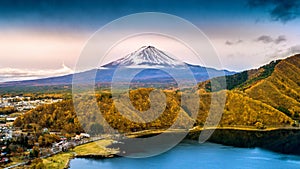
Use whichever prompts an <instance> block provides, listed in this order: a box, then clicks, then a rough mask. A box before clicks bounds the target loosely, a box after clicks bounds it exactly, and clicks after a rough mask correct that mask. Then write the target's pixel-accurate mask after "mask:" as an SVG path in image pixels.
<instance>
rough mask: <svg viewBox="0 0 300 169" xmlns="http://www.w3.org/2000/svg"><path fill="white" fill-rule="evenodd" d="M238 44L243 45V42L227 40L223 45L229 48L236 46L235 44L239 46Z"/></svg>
mask: <svg viewBox="0 0 300 169" xmlns="http://www.w3.org/2000/svg"><path fill="white" fill-rule="evenodd" d="M240 43H243V40H237V41H229V40H227V41H226V42H225V44H226V45H229V46H231V45H237V44H240Z"/></svg>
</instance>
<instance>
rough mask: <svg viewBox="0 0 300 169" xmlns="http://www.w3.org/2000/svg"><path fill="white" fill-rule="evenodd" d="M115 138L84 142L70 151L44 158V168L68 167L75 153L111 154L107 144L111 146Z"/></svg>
mask: <svg viewBox="0 0 300 169" xmlns="http://www.w3.org/2000/svg"><path fill="white" fill-rule="evenodd" d="M112 141H113V140H99V141H96V142H92V143H87V144H83V145H80V146H77V147H75V148H74V149H73V150H70V151H68V152H62V153H59V154H56V155H54V156H51V157H48V158H45V159H43V164H44V168H47V169H52V168H53V169H54V168H55V169H62V168H65V167H67V165H68V163H69V160H70V159H71V158H73V157H74V156H75V155H109V154H111V152H110V151H108V149H106V146H109V145H110V144H111V143H112Z"/></svg>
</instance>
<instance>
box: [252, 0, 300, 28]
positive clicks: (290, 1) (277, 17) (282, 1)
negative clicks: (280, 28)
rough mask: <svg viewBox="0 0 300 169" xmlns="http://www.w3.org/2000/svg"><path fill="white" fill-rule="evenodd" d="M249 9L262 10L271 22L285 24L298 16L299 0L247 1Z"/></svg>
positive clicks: (299, 14)
mask: <svg viewBox="0 0 300 169" xmlns="http://www.w3.org/2000/svg"><path fill="white" fill-rule="evenodd" d="M248 6H250V7H251V8H263V9H264V10H265V9H266V11H268V13H269V15H270V17H271V19H272V20H273V21H280V22H282V23H286V22H288V21H291V20H294V19H296V18H297V17H299V16H300V13H299V10H300V1H299V0H249V1H248Z"/></svg>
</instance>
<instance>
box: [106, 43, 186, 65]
mask: <svg viewBox="0 0 300 169" xmlns="http://www.w3.org/2000/svg"><path fill="white" fill-rule="evenodd" d="M184 64H185V63H183V62H180V61H178V60H176V59H174V58H172V57H170V56H168V55H167V54H166V53H165V52H163V51H161V50H159V49H157V48H155V47H153V46H143V47H141V48H139V49H138V50H136V51H135V52H132V53H130V54H128V55H127V56H125V57H124V58H121V59H118V60H116V61H113V62H110V63H109V64H107V65H104V66H103V67H115V66H125V67H155V66H160V67H162V66H163V67H177V66H183V65H184Z"/></svg>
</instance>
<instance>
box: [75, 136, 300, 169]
mask: <svg viewBox="0 0 300 169" xmlns="http://www.w3.org/2000/svg"><path fill="white" fill-rule="evenodd" d="M70 168H71V169H84V168H89V169H96V168H97V169H98V168H100V169H141V168H143V169H157V168H166V169H169V168H170V169H184V168H188V169H193V168H201V169H220V168H222V169H235V168H236V169H238V168H239V169H240V168H242V169H269V168H274V169H283V168H289V169H299V168H300V156H295V155H286V154H280V153H275V152H271V151H268V150H264V149H260V148H236V147H230V146H224V145H220V144H213V143H204V144H199V143H197V142H194V141H184V142H182V143H180V144H179V145H177V146H176V147H175V148H173V149H172V150H170V151H168V152H166V153H163V154H161V155H158V156H155V157H150V158H141V159H133V158H125V157H120V158H110V159H85V158H75V159H72V160H71V162H70Z"/></svg>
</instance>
